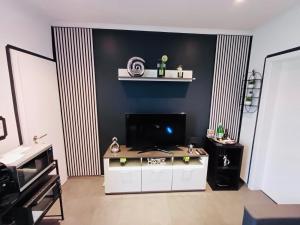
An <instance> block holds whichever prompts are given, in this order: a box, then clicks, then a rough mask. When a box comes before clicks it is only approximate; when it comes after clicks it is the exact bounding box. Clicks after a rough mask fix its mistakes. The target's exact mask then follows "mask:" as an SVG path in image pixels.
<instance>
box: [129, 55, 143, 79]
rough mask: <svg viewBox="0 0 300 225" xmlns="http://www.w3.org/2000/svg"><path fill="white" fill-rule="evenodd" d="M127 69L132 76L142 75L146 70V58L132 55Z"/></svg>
mask: <svg viewBox="0 0 300 225" xmlns="http://www.w3.org/2000/svg"><path fill="white" fill-rule="evenodd" d="M127 71H128V73H129V75H130V76H131V77H141V76H143V75H144V72H145V60H144V59H142V58H140V57H137V56H135V57H132V58H130V59H129V60H128V63H127Z"/></svg>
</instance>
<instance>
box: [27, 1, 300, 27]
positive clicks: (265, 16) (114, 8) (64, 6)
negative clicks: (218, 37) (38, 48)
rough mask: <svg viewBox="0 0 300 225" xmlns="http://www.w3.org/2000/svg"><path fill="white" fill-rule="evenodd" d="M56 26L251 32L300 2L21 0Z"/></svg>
mask: <svg viewBox="0 0 300 225" xmlns="http://www.w3.org/2000/svg"><path fill="white" fill-rule="evenodd" d="M22 2H23V3H25V4H27V5H28V6H30V7H32V8H33V9H35V10H38V11H39V12H40V13H42V14H44V15H47V16H48V17H50V18H51V20H52V21H53V22H54V23H68V24H72V23H93V24H96V23H101V24H104V23H108V24H126V25H128V24H131V25H146V26H167V27H182V28H209V29H231V30H252V29H254V28H256V27H258V26H259V25H261V24H263V23H265V22H267V21H268V20H270V19H271V18H272V17H274V16H277V15H279V14H281V13H283V12H285V11H287V10H288V9H290V8H292V7H295V6H296V5H299V3H300V1H299V0H22Z"/></svg>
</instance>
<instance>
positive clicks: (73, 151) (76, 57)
mask: <svg viewBox="0 0 300 225" xmlns="http://www.w3.org/2000/svg"><path fill="white" fill-rule="evenodd" d="M53 34H54V42H55V53H56V59H57V71H58V81H59V90H60V98H61V106H62V117H63V127H64V136H65V142H66V157H67V166H68V175H69V176H92V175H101V171H100V170H101V169H100V150H99V137H98V122H97V113H96V110H97V106H96V89H95V71H94V56H93V44H92V41H93V40H92V29H86V28H65V27H54V28H53Z"/></svg>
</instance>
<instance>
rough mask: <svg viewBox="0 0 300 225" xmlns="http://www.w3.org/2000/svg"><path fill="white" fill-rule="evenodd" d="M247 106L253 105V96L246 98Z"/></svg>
mask: <svg viewBox="0 0 300 225" xmlns="http://www.w3.org/2000/svg"><path fill="white" fill-rule="evenodd" d="M245 105H252V96H246V98H245Z"/></svg>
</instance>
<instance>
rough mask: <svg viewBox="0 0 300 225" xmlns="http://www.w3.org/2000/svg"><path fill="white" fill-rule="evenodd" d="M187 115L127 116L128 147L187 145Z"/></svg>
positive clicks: (145, 147)
mask: <svg viewBox="0 0 300 225" xmlns="http://www.w3.org/2000/svg"><path fill="white" fill-rule="evenodd" d="M185 124H186V114H183V113H182V114H126V146H127V147H133V148H139V149H143V148H144V149H147V148H151V147H157V148H159V147H162V148H168V147H175V146H183V145H185Z"/></svg>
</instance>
